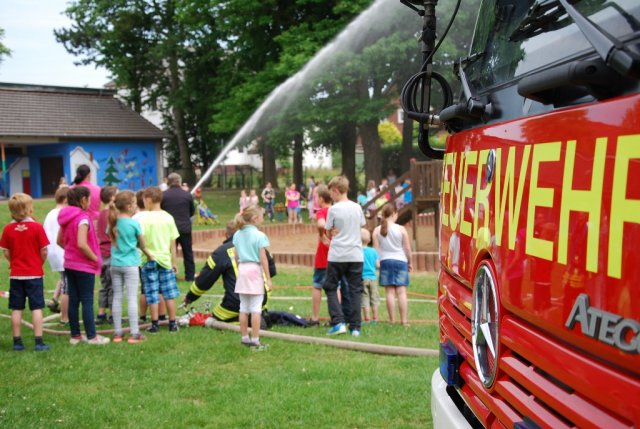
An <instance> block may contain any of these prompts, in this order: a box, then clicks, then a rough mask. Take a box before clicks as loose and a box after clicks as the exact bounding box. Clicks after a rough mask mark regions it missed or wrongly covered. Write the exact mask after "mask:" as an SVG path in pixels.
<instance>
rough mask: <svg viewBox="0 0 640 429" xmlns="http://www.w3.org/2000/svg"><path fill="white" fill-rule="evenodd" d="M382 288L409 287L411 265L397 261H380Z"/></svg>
mask: <svg viewBox="0 0 640 429" xmlns="http://www.w3.org/2000/svg"><path fill="white" fill-rule="evenodd" d="M380 286H409V264H408V263H407V262H404V261H398V260H397V259H384V260H382V261H380Z"/></svg>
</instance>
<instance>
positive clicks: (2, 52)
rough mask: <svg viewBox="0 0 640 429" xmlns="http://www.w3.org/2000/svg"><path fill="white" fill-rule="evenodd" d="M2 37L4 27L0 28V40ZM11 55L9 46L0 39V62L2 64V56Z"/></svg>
mask: <svg viewBox="0 0 640 429" xmlns="http://www.w3.org/2000/svg"><path fill="white" fill-rule="evenodd" d="M3 37H4V29H3V28H0V40H2V38H3ZM10 55H11V50H10V49H9V48H7V47H6V46H5V45H4V44H3V43H2V42H1V41H0V64H2V59H3V57H8V56H10Z"/></svg>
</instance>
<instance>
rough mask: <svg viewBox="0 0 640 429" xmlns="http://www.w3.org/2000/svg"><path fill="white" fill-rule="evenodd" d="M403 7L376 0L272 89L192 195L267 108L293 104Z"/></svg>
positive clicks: (394, 1)
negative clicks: (335, 59) (308, 84)
mask: <svg viewBox="0 0 640 429" xmlns="http://www.w3.org/2000/svg"><path fill="white" fill-rule="evenodd" d="M404 10H405V8H404V7H402V6H401V4H400V3H399V2H398V1H397V0H376V1H375V2H374V3H373V4H372V5H371V6H369V8H368V9H367V10H365V11H364V12H362V13H361V14H360V15H358V17H357V18H355V19H354V20H353V21H352V22H351V23H350V24H349V25H348V26H347V27H346V28H345V29H344V30H343V31H342V32H341V33H340V34H339V35H338V36H336V37H335V38H334V39H333V40H332V41H331V42H330V43H329V44H328V45H326V46H325V47H324V48H322V49H321V50H320V51H319V52H318V53H317V54H316V55H315V56H314V57H313V58H312V59H311V60H309V62H308V63H307V64H306V65H305V66H304V67H303V68H302V69H301V70H300V71H298V72H297V73H296V74H295V75H293V76H291V77H290V78H288V79H287V80H286V81H285V82H283V83H282V84H281V85H280V86H278V87H277V88H276V89H274V90H273V91H272V92H271V93H270V94H269V95H268V96H267V98H266V99H265V101H264V102H263V103H262V104H261V105H260V107H258V109H257V110H256V111H255V112H254V113H253V114H252V115H251V117H250V118H249V119H248V120H247V121H246V122H245V123H244V124H243V125H242V127H241V128H240V129H239V130H238V132H236V134H235V135H234V136H233V137H232V138H231V140H230V141H229V142H228V143H227V144H226V145H225V146H224V147H223V148H222V150H221V151H220V153H219V154H218V156H217V157H216V158H215V160H214V161H213V163H212V164H211V166H209V168H208V169H207V170H206V172H205V173H204V174H203V175H202V177H200V180H198V182H197V183H196V185H195V186H194V187H193V189H192V191H191V193H192V194H193V193H195V190H196V189H198V188H199V187H200V186H202V184H203V183H204V182H205V181H206V180H207V179H208V178H209V177H210V176H211V174H212V173H213V171H214V170H215V169H216V167H218V166H219V165H220V164H221V163H222V161H224V159H225V158H226V156H227V155H228V154H229V152H230V151H231V150H233V148H234V147H236V146H237V145H238V144H239V143H240V142H241V141H242V140H243V139H244V138H246V137H247V136H249V133H250V132H251V131H252V130H253V129H255V128H256V126H257V125H258V124H259V122H260V120H261V119H262V118H263V117H264V116H265V114H266V113H268V112H269V110H270V109H273V108H277V109H284V108H286V107H287V106H288V105H289V104H290V102H291V101H292V97H293V96H294V95H295V93H296V90H297V89H298V88H300V87H301V85H302V84H303V83H304V82H305V81H307V80H309V79H312V78H314V77H315V76H319V75H320V74H321V73H322V71H323V70H324V68H323V65H324V64H326V63H327V62H328V60H329V59H330V58H331V57H332V56H333V55H335V54H336V53H339V52H344V51H346V50H348V49H350V48H352V47H353V46H358V45H360V44H361V43H362V41H363V40H366V38H367V37H370V34H371V32H373V31H381V30H380V29H381V28H383V27H384V26H383V25H379V23H381V22H383V21H384V20H385V19H386V18H388V17H389V16H391V14H398V13H403V11H404Z"/></svg>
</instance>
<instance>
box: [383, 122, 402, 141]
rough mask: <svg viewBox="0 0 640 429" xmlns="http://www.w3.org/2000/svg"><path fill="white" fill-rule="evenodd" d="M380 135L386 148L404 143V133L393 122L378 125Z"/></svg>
mask: <svg viewBox="0 0 640 429" xmlns="http://www.w3.org/2000/svg"><path fill="white" fill-rule="evenodd" d="M378 133H379V134H380V139H381V140H382V144H383V145H384V146H389V145H399V144H400V143H402V133H400V131H398V128H397V127H396V126H395V125H394V124H392V123H391V122H380V124H379V125H378Z"/></svg>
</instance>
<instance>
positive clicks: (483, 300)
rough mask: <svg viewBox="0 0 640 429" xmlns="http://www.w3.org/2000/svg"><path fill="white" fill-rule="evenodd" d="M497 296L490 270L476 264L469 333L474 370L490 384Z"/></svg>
mask: <svg viewBox="0 0 640 429" xmlns="http://www.w3.org/2000/svg"><path fill="white" fill-rule="evenodd" d="M498 321H499V319H498V297H497V293H496V287H495V281H494V278H493V275H492V274H491V270H490V269H489V267H488V266H487V265H486V263H483V264H481V265H480V268H479V269H478V272H477V274H476V278H475V281H474V284H473V301H472V304H471V337H472V344H473V357H474V359H475V362H476V370H477V371H478V376H479V377H480V380H481V381H482V384H484V386H485V387H486V388H490V387H491V386H492V385H493V382H494V380H495V378H496V372H497V369H498V346H499V342H498Z"/></svg>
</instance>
